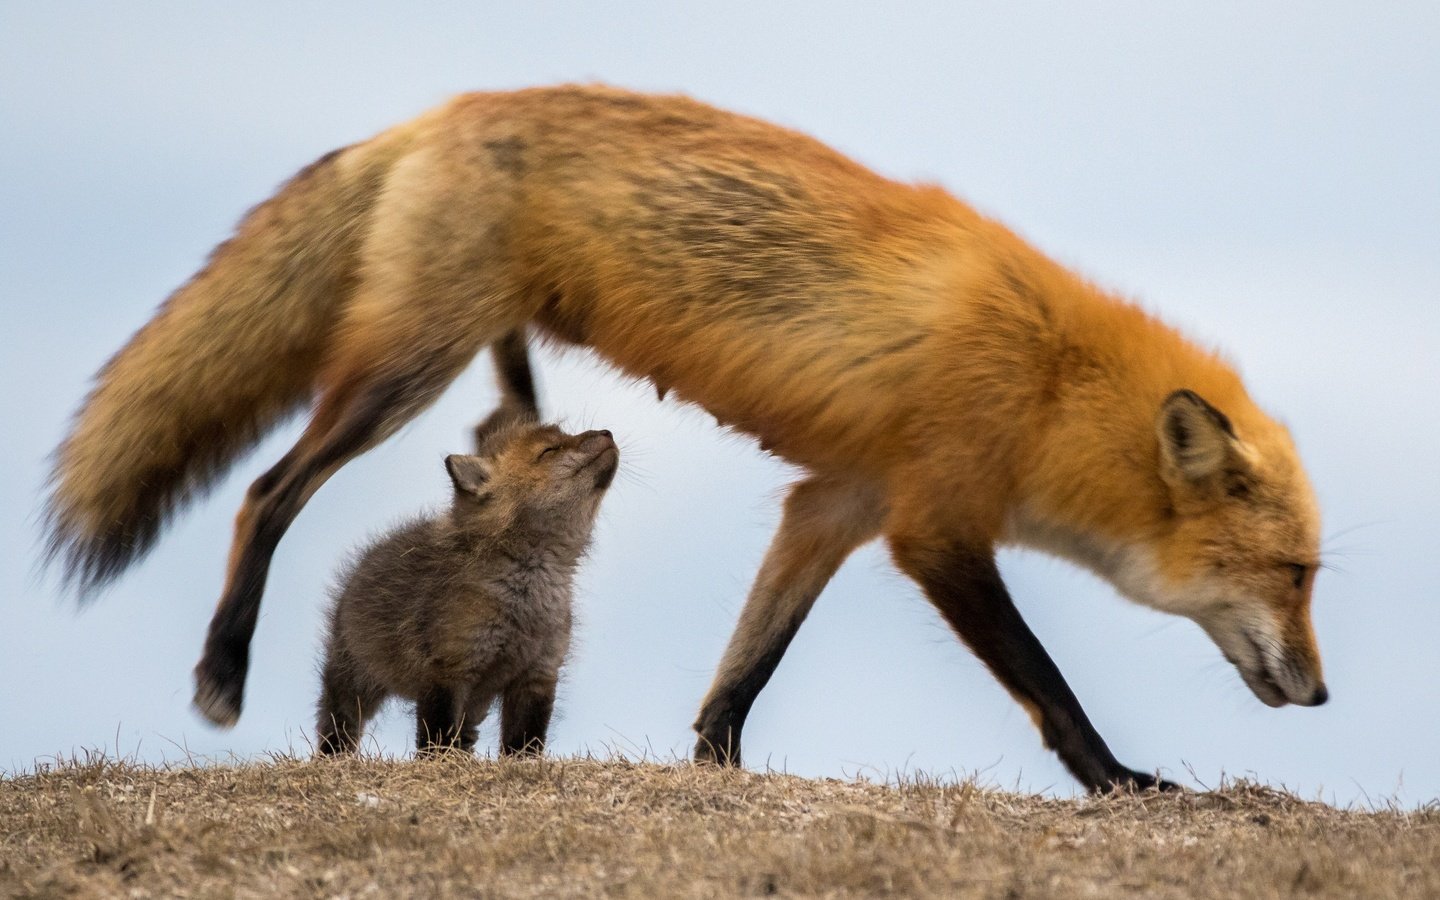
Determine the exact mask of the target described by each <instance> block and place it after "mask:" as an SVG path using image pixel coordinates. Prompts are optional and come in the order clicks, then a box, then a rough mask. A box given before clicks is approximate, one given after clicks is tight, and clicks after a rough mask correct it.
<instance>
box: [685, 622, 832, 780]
mask: <svg viewBox="0 0 1440 900" xmlns="http://www.w3.org/2000/svg"><path fill="white" fill-rule="evenodd" d="M809 610H810V607H809V606H808V605H807V606H805V608H804V609H803V610H801V611H800V613H799V614H798V615H794V616H791V617H790V619H789V620H787V621H786V622H785V625H784V626H783V627H782V628H779V629H777V630H775V631H774V632H773V633H772V634H771V635H770V639H771V640H770V643H769V645H768V646H767V647H766V648H765V650H764V652H763V653H761V654H760V656H759V657H757V658H756V660H755V662H754V664H753V665H752V666H751V667H750V668H749V669H748V670H747V671H746V672H744V673H743V674H742V675H741V676H740V677H739V678H738V679H736V680H735V681H733V682H731V683H729V684H725V685H722V686H721V687H720V688H719V690H717V691H712V693H711V695H710V699H709V700H708V702H706V704H705V706H704V707H703V708H702V709H701V710H700V716H699V718H698V719H696V720H695V726H694V728H695V731H696V733H697V734H699V736H700V737H699V739H698V740H696V741H695V761H696V762H702V763H717V764H719V765H722V766H738V765H740V732H741V731H742V730H743V729H744V727H745V719H746V717H747V716H749V715H750V707H752V706H754V705H755V698H756V697H758V696H760V692H761V691H762V690H764V689H765V685H767V684H769V683H770V677H771V676H772V675H774V674H775V669H776V668H777V667H778V666H779V665H780V660H781V659H782V658H783V657H784V656H785V651H786V650H787V649H789V647H790V642H791V641H792V640H794V639H795V634H796V632H798V631H799V630H800V625H801V623H803V622H804V621H805V615H806V613H808V612H809Z"/></svg>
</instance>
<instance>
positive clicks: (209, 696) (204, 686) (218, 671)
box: [194, 652, 247, 728]
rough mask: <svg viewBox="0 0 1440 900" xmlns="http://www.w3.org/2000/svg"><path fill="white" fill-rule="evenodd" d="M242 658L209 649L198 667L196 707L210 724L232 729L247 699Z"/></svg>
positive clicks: (245, 664) (244, 662)
mask: <svg viewBox="0 0 1440 900" xmlns="http://www.w3.org/2000/svg"><path fill="white" fill-rule="evenodd" d="M246 668H247V663H246V661H245V660H243V659H235V658H233V657H228V658H227V657H226V656H224V655H222V654H218V653H211V652H207V653H206V654H205V656H204V658H203V659H201V660H200V663H199V665H197V666H196V667H195V699H194V704H195V709H196V710H197V711H198V712H199V713H200V715H202V716H204V717H205V718H206V719H208V720H209V721H210V722H211V723H213V724H215V725H218V726H219V727H221V728H230V727H231V726H233V725H234V724H235V723H236V722H238V721H239V720H240V709H241V707H242V706H243V705H244V702H245V670H246Z"/></svg>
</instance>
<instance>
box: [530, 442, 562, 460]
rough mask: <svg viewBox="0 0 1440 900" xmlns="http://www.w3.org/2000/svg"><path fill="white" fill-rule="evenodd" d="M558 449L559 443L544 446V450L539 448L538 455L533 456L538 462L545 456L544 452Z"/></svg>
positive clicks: (552, 451)
mask: <svg viewBox="0 0 1440 900" xmlns="http://www.w3.org/2000/svg"><path fill="white" fill-rule="evenodd" d="M559 449H560V445H559V444H556V445H555V446H554V447H546V448H545V449H544V450H541V451H540V455H539V456H537V457H535V461H536V462H539V461H540V460H542V459H544V458H545V454H547V453H554V452H555V451H556V450H559Z"/></svg>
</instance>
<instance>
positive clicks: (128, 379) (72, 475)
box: [46, 144, 391, 595]
mask: <svg viewBox="0 0 1440 900" xmlns="http://www.w3.org/2000/svg"><path fill="white" fill-rule="evenodd" d="M390 155H391V154H387V153H385V152H383V151H377V150H375V149H374V148H373V147H372V146H371V145H369V144H362V145H357V146H355V147H351V148H346V149H343V150H338V151H335V152H333V153H331V154H329V155H327V156H325V157H322V158H321V159H319V160H318V161H316V162H315V163H313V164H311V165H310V166H308V167H307V168H305V169H304V170H302V171H301V172H300V173H299V174H298V175H296V176H295V177H294V178H292V179H291V180H290V181H289V182H288V183H286V184H285V185H284V187H282V188H281V189H280V191H279V192H277V193H276V194H275V196H273V197H272V198H271V199H269V200H267V201H265V202H264V203H262V204H260V205H259V206H257V207H255V208H254V209H253V210H251V211H250V213H249V214H247V215H246V216H245V218H244V219H243V220H242V221H241V223H240V226H239V227H238V228H237V229H236V233H235V235H234V236H233V237H232V238H230V239H229V240H228V241H226V242H225V243H223V244H221V245H220V246H219V247H218V248H216V250H215V251H214V253H213V254H212V255H211V257H210V259H209V261H208V262H207V263H206V265H205V267H204V268H203V269H201V270H200V272H199V273H198V274H196V275H195V277H194V278H192V279H191V280H190V282H189V283H187V284H186V285H184V286H183V287H181V288H180V289H179V290H177V291H175V293H173V294H171V295H170V297H169V298H168V299H167V300H166V301H165V302H164V304H162V305H161V307H160V309H159V311H158V312H157V313H156V314H155V316H154V318H152V319H151V320H150V322H149V323H147V324H146V325H145V326H144V327H143V328H141V329H140V330H139V331H138V332H137V333H136V334H135V335H134V337H132V338H131V339H130V341H129V343H127V344H126V345H125V347H124V348H123V349H121V350H120V352H119V353H117V354H115V356H114V357H113V358H112V359H111V360H110V361H109V362H108V363H106V364H105V366H104V368H102V369H101V370H100V372H99V374H98V375H97V376H96V379H95V385H94V388H93V389H92V390H91V392H90V394H89V396H88V397H87V398H86V399H85V402H84V404H83V405H82V406H81V408H80V411H79V413H78V414H77V415H76V417H75V420H74V424H73V427H72V429H71V432H70V435H69V436H68V437H67V438H65V440H64V442H63V443H62V444H61V445H60V447H59V448H58V449H57V450H56V451H55V454H54V457H53V461H54V468H53V471H52V474H51V477H50V483H49V487H50V495H49V501H48V507H47V510H46V525H47V530H48V557H47V558H48V559H49V560H51V561H53V560H55V559H56V558H59V559H61V560H62V563H63V568H64V574H65V578H66V580H67V581H69V582H71V583H73V584H74V585H75V586H77V587H78V588H79V590H80V592H81V594H82V595H84V594H85V593H87V592H89V591H90V590H92V589H94V588H96V587H99V586H100V585H103V584H105V583H106V582H108V581H109V580H111V579H113V578H114V577H115V576H117V575H119V574H120V573H121V572H122V571H123V570H124V569H125V568H126V567H127V566H128V565H130V564H131V563H132V562H134V561H135V560H136V559H138V558H139V557H140V556H142V555H143V554H144V553H145V552H146V551H147V550H149V549H150V547H151V546H152V545H153V544H154V542H155V539H156V538H157V537H158V535H159V533H160V531H161V529H162V528H163V527H164V525H165V522H166V520H167V518H168V517H169V516H170V515H171V514H172V513H174V512H175V511H176V510H177V509H179V508H180V507H181V506H183V505H184V504H185V502H186V501H187V500H188V499H190V498H191V497H193V496H194V495H196V494H197V493H200V492H203V491H204V490H205V489H206V488H208V487H209V486H210V484H211V483H212V482H213V481H214V479H215V478H216V477H217V476H218V475H219V474H220V473H221V472H222V471H223V470H224V469H225V468H227V467H228V466H229V464H230V463H232V462H233V461H234V460H235V459H236V457H237V456H239V455H240V454H241V453H243V452H244V451H245V450H247V449H249V448H250V447H251V446H252V445H253V444H254V443H255V441H256V440H257V439H258V438H259V437H260V436H261V435H262V434H264V433H265V432H266V431H268V430H269V429H270V428H272V427H274V426H275V425H276V424H277V423H278V422H279V421H280V420H282V419H283V418H285V417H286V416H288V415H290V414H292V413H294V412H295V411H296V410H297V408H298V407H300V406H302V405H304V404H305V403H306V402H307V401H309V400H310V399H311V395H312V391H313V387H312V385H313V382H314V380H315V377H316V374H317V371H318V369H319V367H320V366H321V364H322V361H323V359H324V357H325V354H326V352H327V350H328V349H329V345H330V343H331V340H332V334H333V332H334V330H335V325H336V323H337V320H338V318H339V315H340V311H341V308H342V307H343V305H344V302H345V299H346V296H347V294H348V293H349V289H350V286H351V285H352V283H353V281H354V277H355V268H356V258H357V255H358V252H359V249H360V246H359V245H360V241H361V240H362V238H363V234H364V230H365V229H364V226H365V223H366V221H367V218H368V213H369V211H370V208H371V206H372V204H373V202H374V200H375V198H376V196H377V194H378V193H379V190H380V186H381V184H382V182H383V180H384V176H385V173H386V171H387V169H388V167H389V164H390V159H388V158H387V157H389V156H390Z"/></svg>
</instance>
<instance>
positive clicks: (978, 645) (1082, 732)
mask: <svg viewBox="0 0 1440 900" xmlns="http://www.w3.org/2000/svg"><path fill="white" fill-rule="evenodd" d="M890 544H891V550H892V552H893V553H894V556H895V561H896V563H897V564H898V565H899V566H900V568H901V570H903V571H904V572H905V573H906V574H907V575H909V576H910V577H912V578H914V579H915V580H916V581H918V582H919V583H920V586H921V587H922V588H923V589H924V591H925V594H926V596H927V597H929V599H930V602H931V603H933V604H934V605H935V608H936V609H938V610H939V611H940V614H941V615H942V616H944V617H945V621H946V622H948V623H949V624H950V627H951V628H953V629H955V633H956V634H958V635H959V636H960V639H961V640H963V641H964V642H965V643H966V644H967V645H968V646H969V647H970V649H971V650H972V651H974V653H975V655H976V656H978V657H980V660H981V662H983V663H985V665H986V667H988V668H989V669H990V671H991V672H992V673H993V674H994V675H995V677H996V678H998V679H999V680H1000V683H1001V684H1002V685H1004V686H1005V689H1006V690H1007V691H1009V692H1010V695H1011V696H1013V697H1014V698H1015V699H1016V700H1017V701H1018V702H1019V703H1020V705H1021V706H1023V707H1025V710H1026V711H1027V712H1028V713H1030V717H1031V718H1032V719H1033V720H1034V721H1035V724H1036V725H1037V726H1038V727H1039V729H1040V734H1041V737H1042V738H1043V739H1044V741H1045V746H1047V747H1049V748H1050V749H1052V750H1054V751H1055V752H1056V753H1057V754H1058V755H1059V756H1060V760H1061V762H1063V763H1064V764H1065V767H1066V768H1067V769H1069V770H1070V773H1071V774H1072V775H1074V776H1075V778H1076V779H1078V780H1079V781H1080V783H1081V784H1083V785H1085V787H1086V788H1087V789H1088V790H1090V791H1091V792H1096V793H1098V792H1102V791H1111V790H1117V789H1120V790H1124V789H1128V788H1135V789H1144V788H1150V787H1158V788H1161V789H1162V790H1171V789H1176V788H1177V785H1174V784H1172V783H1170V782H1168V781H1164V780H1162V779H1159V778H1157V777H1155V776H1154V775H1149V774H1146V773H1144V772H1137V771H1135V770H1133V769H1130V768H1127V767H1126V766H1123V765H1121V764H1120V762H1119V761H1118V760H1116V759H1115V756H1114V755H1113V754H1112V753H1111V752H1110V748H1109V747H1107V746H1106V745H1105V741H1104V739H1103V738H1101V737H1100V734H1099V732H1097V731H1096V730H1095V727H1094V726H1093V725H1091V724H1090V720H1089V718H1087V717H1086V715H1085V711H1084V710H1083V709H1081V708H1080V701H1079V700H1077V699H1075V694H1074V693H1073V692H1072V691H1071V690H1070V686H1069V685H1067V684H1066V683H1065V678H1064V677H1063V676H1062V675H1061V674H1060V670H1059V669H1058V668H1057V667H1056V666H1055V663H1054V662H1053V661H1052V660H1051V659H1050V655H1049V654H1048V653H1046V652H1045V648H1044V647H1043V646H1041V644H1040V641H1039V639H1038V638H1036V637H1035V634H1034V633H1033V632H1032V631H1031V630H1030V627H1029V626H1028V625H1026V624H1025V620H1024V619H1022V618H1021V617H1020V611H1019V610H1018V609H1016V608H1015V604H1014V603H1013V602H1012V601H1011V600H1010V594H1009V592H1008V591H1006V590H1005V584H1004V582H1003V581H1001V580H1000V570H999V569H998V568H997V567H996V565H995V556H994V552H993V550H991V549H990V548H989V547H983V548H982V547H978V546H967V545H964V544H952V545H948V546H945V545H942V546H935V545H934V544H931V543H925V542H913V541H907V540H904V539H899V538H895V537H892V538H891V540H890Z"/></svg>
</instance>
